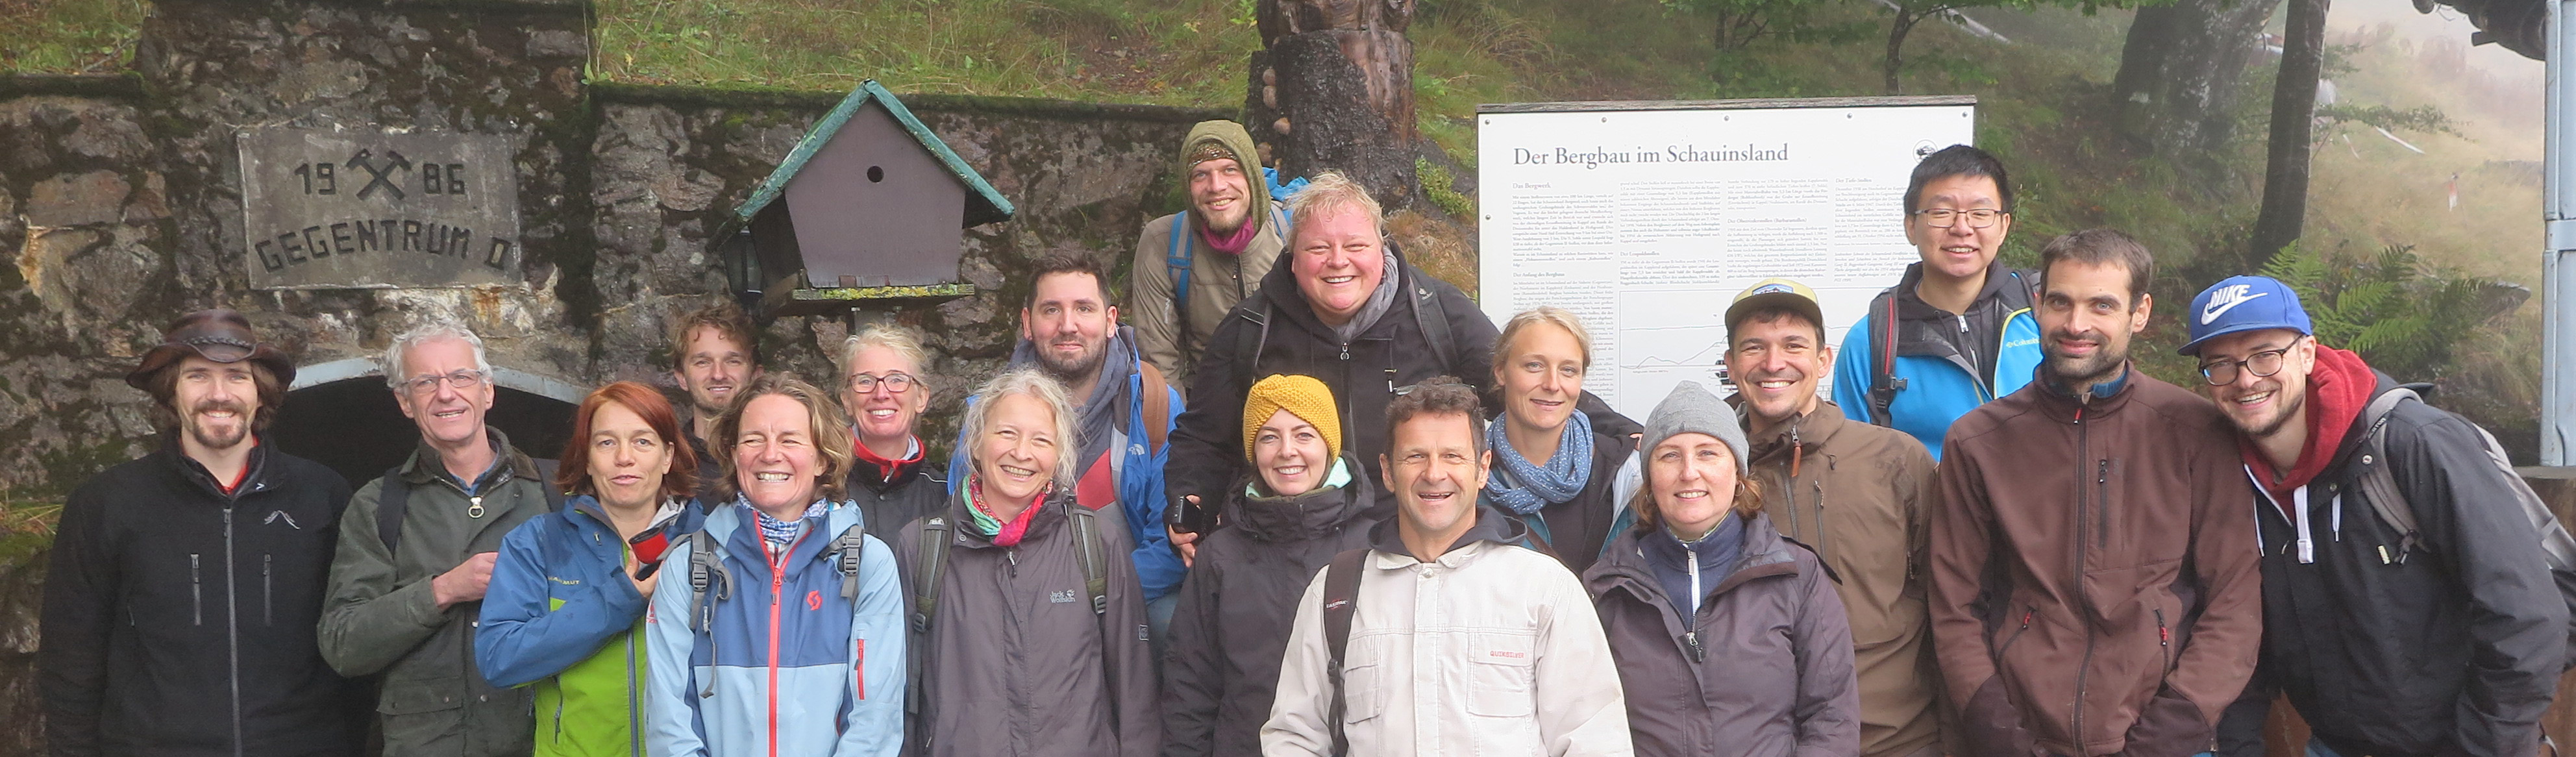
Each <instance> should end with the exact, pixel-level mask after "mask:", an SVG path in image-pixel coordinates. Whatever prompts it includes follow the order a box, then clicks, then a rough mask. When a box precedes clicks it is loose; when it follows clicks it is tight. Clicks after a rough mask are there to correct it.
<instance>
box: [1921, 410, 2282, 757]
mask: <svg viewBox="0 0 2576 757" xmlns="http://www.w3.org/2000/svg"><path fill="white" fill-rule="evenodd" d="M2052 383H2053V382H2050V381H2047V380H2045V377H2043V380H2039V381H2033V382H2031V383H2030V385H2029V386H2026V387H2023V388H2022V389H2021V391H2017V392H2014V393H2012V394H2011V395H2009V396H2006V397H2004V398H2002V399H1998V400H1995V401H1994V402H1990V403H1987V404H1986V405H1984V406H1983V407H1979V408H1977V409H1976V410H1974V411H1971V412H1969V413H1968V414H1967V415H1966V416H1963V417H1961V418H1960V419H1959V421H1958V423H1956V424H1954V425H1952V426H1951V427H1950V435H1949V438H1948V440H1947V441H1946V442H1944V445H1943V446H1944V447H1945V448H1946V449H1947V451H1946V452H1945V453H1944V454H1943V459H1942V461H1941V473H1940V477H1939V481H1940V483H1939V486H1938V489H1937V492H1938V495H1939V498H1938V500H1937V501H1938V502H1939V505H1938V506H1937V507H1935V508H1934V510H1933V513H1932V582H1931V584H1932V585H1931V589H1932V632H1933V636H1934V640H1935V643H1936V645H1937V647H1938V649H1939V654H1940V661H1941V670H1942V672H1943V673H1944V674H1945V675H1946V676H1947V679H1948V684H1949V692H1950V695H1951V696H1952V697H1953V700H1952V701H1956V702H1960V703H1961V712H1960V720H1961V728H1962V730H1963V731H1964V733H1963V734H1962V736H1963V739H1964V741H1965V742H1966V743H1967V744H1968V746H1969V750H1970V752H1971V753H1973V754H1978V755H2011V756H2015V757H2018V756H2019V755H2028V754H2034V753H2053V754H2059V755H2069V756H2071V757H2087V756H2089V755H2101V754H2128V755H2140V756H2142V757H2181V756H2183V755H2190V754H2193V753H2197V752H2201V751H2205V750H2208V749H2209V748H2210V747H2211V743H2212V728H2213V725H2214V724H2215V723H2217V722H2218V715H2219V711H2220V710H2222V709H2224V708H2225V707H2226V706H2227V704H2228V703H2229V702H2230V701H2231V700H2233V699H2235V697H2236V695H2237V693H2238V692H2240V691H2242V690H2243V689H2244V688H2245V682H2246V680H2247V678H2249V677H2250V676H2251V675H2252V674H2253V671H2254V655H2255V649H2256V645H2257V643H2259V642H2260V641H2261V638H2260V637H2261V635H2262V606H2261V603H2262V594H2261V591H2262V587H2261V585H2260V582H2261V578H2260V574H2259V573H2257V571H2256V558H2257V556H2256V554H2255V551H2256V550H2257V546H2256V544H2255V540H2254V523H2253V514H2252V513H2250V512H2247V508H2246V507H2245V502H2247V501H2248V500H2249V499H2251V498H2252V497H2253V492H2252V491H2251V490H2250V489H2249V488H2248V484H2247V483H2246V480H2245V474H2244V471H2243V470H2241V469H2240V467H2239V465H2238V463H2237V460H2236V440H2235V436H2234V431H2233V429H2232V428H2231V427H2230V426H2229V425H2228V423H2227V421H2226V419H2225V418H2224V417H2222V416H2220V415H2219V413H2218V408H2216V407H2214V406H2212V405H2210V404H2209V402H2208V401H2207V400H2203V399H2201V398H2200V397H2198V396H2196V395H2193V394H2191V393H2189V392H2186V391H2184V390H2183V389H2182V388H2180V387H2176V386H2174V385H2172V384H2167V383H2165V382H2162V381H2157V380H2155V379H2154V378H2151V377H2148V376H2146V375H2145V374H2141V373H2138V372H2136V371H2135V370H2129V369H2124V373H2123V378H2122V379H2120V380H2119V381H2117V382H2115V383H2114V384H2108V385H2104V386H2101V387H2096V388H2095V389H2094V391H2093V392H2092V394H2093V395H2094V396H2093V397H2092V398H2091V400H2090V401H2089V402H2086V403H2080V404H2079V403H2078V402H2077V401H2076V400H2075V399H2074V398H2073V397H2070V396H2067V395H2065V394H2063V393H2062V392H2063V390H2060V389H2056V388H2054V387H2052V386H2051V384H2052ZM2035 750H2036V751H2035Z"/></svg>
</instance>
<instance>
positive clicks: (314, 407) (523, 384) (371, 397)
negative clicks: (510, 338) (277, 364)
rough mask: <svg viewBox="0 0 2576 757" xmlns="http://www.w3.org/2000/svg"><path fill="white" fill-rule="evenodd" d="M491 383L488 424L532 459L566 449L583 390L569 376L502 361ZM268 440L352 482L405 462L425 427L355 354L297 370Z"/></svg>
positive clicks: (373, 365)
mask: <svg viewBox="0 0 2576 757" xmlns="http://www.w3.org/2000/svg"><path fill="white" fill-rule="evenodd" d="M492 383H493V384H495V385H496V386H497V391H496V392H494V396H493V398H492V410H491V411H490V412H488V413H485V414H484V422H485V423H487V424H490V425H491V427H493V428H496V429H500V430H501V433H503V434H507V435H509V437H510V444H511V445H512V446H516V447H518V448H519V450H520V451H522V452H526V453H528V456H530V457H539V458H551V457H554V456H556V455H558V454H561V453H562V451H563V448H564V441H565V440H566V439H567V438H568V437H570V436H571V434H572V416H573V412H574V410H576V409H577V408H578V407H579V406H580V404H581V398H582V396H583V395H584V394H585V393H586V392H584V391H583V390H582V388H581V387H580V386H578V385H575V384H573V383H571V382H568V381H564V380H561V379H556V378H552V377H548V376H543V375H539V374H535V373H529V372H527V371H522V370H517V369H514V368H509V367H506V366H498V365H496V366H493V367H492ZM268 439H269V440H270V441H271V442H273V443H275V444H276V445H277V449H278V450H279V451H281V452H285V453H287V454H290V455H294V456H296V457H301V458H304V459H307V460H312V461H314V462H318V463H321V464H323V465H326V466H329V467H330V468H331V469H332V470H335V471H339V473H340V475H341V476H342V477H344V478H347V479H349V485H350V486H352V487H355V486H363V485H365V484H366V483H367V481H368V480H370V479H374V478H375V477H377V476H381V475H384V473H385V471H386V470H387V469H390V468H392V467H394V466H396V465H401V464H402V461H403V458H404V457H405V456H408V455H410V454H411V451H412V449H413V448H415V447H417V446H419V444H420V431H419V430H418V429H417V428H415V427H414V426H412V423H411V419H410V418H405V417H403V414H402V407H401V406H400V405H397V404H395V403H394V395H393V391H392V390H390V389H387V388H386V387H385V379H384V374H383V372H382V371H380V370H379V369H378V368H377V366H376V361H375V360H374V359H371V358H350V359H347V360H334V361H330V362H326V363H316V364H313V365H308V366H302V367H299V368H297V369H296V370H295V384H294V385H293V386H290V387H288V388H287V392H286V406H285V407H284V408H283V411H282V412H280V413H279V414H278V418H277V422H276V424H275V425H272V426H270V427H269V429H268Z"/></svg>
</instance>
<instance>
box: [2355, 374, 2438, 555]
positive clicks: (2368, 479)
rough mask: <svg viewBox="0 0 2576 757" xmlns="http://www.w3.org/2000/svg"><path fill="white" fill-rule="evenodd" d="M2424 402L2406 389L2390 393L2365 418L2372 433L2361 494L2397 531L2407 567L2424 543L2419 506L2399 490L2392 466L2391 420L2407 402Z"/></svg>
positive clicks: (2365, 447)
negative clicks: (2417, 516) (2418, 522)
mask: <svg viewBox="0 0 2576 757" xmlns="http://www.w3.org/2000/svg"><path fill="white" fill-rule="evenodd" d="M2410 399H2411V400H2416V401H2419V402H2420V401H2422V400H2423V398H2422V397H2419V396H2417V395H2416V394H2415V390H2412V389H2408V388H2405V387H2398V388H2396V389H2390V390H2388V391H2386V392H2382V393H2380V395H2379V396H2377V397H2373V398H2371V400H2370V405H2369V406H2368V407H2365V408H2363V409H2362V411H2361V417H2364V418H2369V419H2370V431H2369V432H2368V433H2367V434H2365V435H2364V436H2363V439H2362V443H2361V445H2362V446H2361V457H2360V459H2359V460H2358V461H2357V462H2359V463H2360V464H2361V466H2362V471H2361V492H2362V494H2363V495H2364V496H2366V497H2368V498H2369V499H2370V509H2371V510H2373V511H2375V512H2377V513H2379V519H2380V520H2383V521H2386V522H2387V523H2388V526H2389V527H2390V528H2394V529H2397V532H2398V534H2399V536H2398V541H2397V562H2398V563H2400V564H2404V563H2405V562H2406V557H2407V555H2410V554H2413V553H2414V551H2415V548H2416V546H2418V545H2420V544H2422V543H2423V539H2422V538H2421V535H2420V533H2419V532H2418V530H2417V528H2416V523H2415V506H2414V505H2413V504H2411V503H2409V502H2407V501H2406V493H2405V492H2406V490H2404V489H2401V488H2398V486H2397V471H2396V468H2397V467H2396V466H2394V465H2390V464H2388V419H2389V418H2390V417H2391V416H2393V415H2395V414H2396V411H2397V405H2398V403H2400V402H2404V401H2406V400H2410Z"/></svg>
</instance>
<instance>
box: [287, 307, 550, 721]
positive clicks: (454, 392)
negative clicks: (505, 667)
mask: <svg viewBox="0 0 2576 757" xmlns="http://www.w3.org/2000/svg"><path fill="white" fill-rule="evenodd" d="M384 373H385V383H386V384H388V385H390V386H391V387H393V390H394V397H395V399H396V401H397V402H398V403H399V404H400V405H401V406H402V411H403V414H404V415H406V416H409V417H410V418H411V419H412V423H413V424H414V425H417V426H419V427H420V447H419V449H418V450H416V451H414V452H413V453H412V455H411V457H410V458H409V459H407V460H404V461H403V464H402V465H401V466H399V467H396V468H395V469H393V470H392V471H389V472H388V473H387V474H386V475H385V476H384V477H382V478H379V479H376V480H375V481H372V482H369V483H368V484H367V485H366V486H363V487H360V488H359V489H358V492H357V494H356V496H354V497H351V498H350V501H349V509H348V511H347V513H346V514H345V515H344V516H343V517H341V519H340V548H339V554H338V555H337V556H335V557H334V558H333V559H332V561H331V579H330V588H329V592H328V593H327V594H326V595H325V597H326V598H325V599H324V600H323V605H322V623H321V628H320V637H321V644H322V658H323V660H324V661H326V662H329V663H330V664H331V667H332V669H334V670H337V671H339V672H340V674H341V675H345V676H350V677H357V676H366V675H375V674H379V673H381V674H383V676H384V678H383V683H382V687H381V689H380V693H379V698H378V700H377V702H376V713H377V715H378V717H379V718H380V719H381V721H382V725H383V730H384V738H385V751H384V753H385V755H386V757H412V756H414V755H420V756H430V755H435V756H437V757H483V756H484V755H523V754H528V753H529V751H530V750H531V749H532V748H533V746H534V744H533V741H532V739H533V738H534V728H535V721H534V720H533V719H532V718H531V716H530V709H529V708H530V707H531V706H532V702H531V700H530V699H529V693H528V691H527V690H525V689H496V688H493V687H492V686H490V685H489V684H487V683H485V682H484V680H483V673H482V671H481V670H480V669H478V668H477V667H476V666H475V664H474V622H475V619H476V618H477V617H478V616H479V615H480V613H481V608H482V600H483V589H484V587H485V586H486V585H487V584H489V583H490V582H491V579H492V561H493V557H494V553H495V550H497V549H499V547H500V544H501V536H502V535H503V534H506V533H509V531H510V529H511V527H514V526H517V525H518V524H519V523H520V522H522V521H525V520H527V519H529V518H531V517H534V516H536V515H539V514H542V513H544V512H545V511H546V494H545V486H546V484H545V478H544V476H542V475H540V474H539V473H538V471H537V467H536V465H535V464H534V463H533V462H532V461H530V460H529V459H528V456H527V455H525V454H521V453H520V452H519V451H518V450H516V449H512V448H511V447H510V442H509V440H508V439H507V438H504V437H503V436H502V435H501V432H499V431H496V430H492V429H489V428H486V427H485V426H484V424H483V414H484V412H485V411H488V410H490V409H491V408H492V397H493V392H494V389H493V386H492V367H491V363H490V362H488V361H487V360H486V359H485V358H484V355H483V341H482V339H480V338H478V337H476V336H475V335H474V332H472V331H468V330H466V329H465V327H463V326H459V325H456V324H453V323H445V322H434V323H431V324H429V325H426V326H421V327H419V328H415V329H412V330H411V331H409V332H405V333H404V334H402V335H401V336H398V337H395V338H394V342H393V345H392V346H390V347H388V348H387V349H386V350H385V358H384Z"/></svg>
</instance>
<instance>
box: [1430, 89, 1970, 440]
mask: <svg viewBox="0 0 2576 757" xmlns="http://www.w3.org/2000/svg"><path fill="white" fill-rule="evenodd" d="M1975 110H1976V100H1975V98H1972V97H1884V98H1834V99H1811V100H1733V101H1708V102H1620V103H1536V104H1515V105H1488V106H1485V107H1484V108H1483V109H1482V112H1480V113H1478V114H1477V124H1478V129H1477V149H1476V166H1477V172H1476V173H1477V189H1478V191H1479V193H1480V194H1481V197H1480V198H1479V203H1478V204H1479V206H1480V210H1479V214H1480V215H1481V216H1482V219H1481V224H1480V226H1479V228H1480V233H1479V238H1478V242H1479V247H1480V249H1479V251H1478V252H1479V255H1480V257H1481V261H1480V264H1479V267H1480V270H1479V271H1478V282H1477V284H1478V289H1479V290H1480V300H1481V304H1482V305H1483V307H1484V309H1485V314H1486V315H1487V316H1488V317H1491V318H1492V319H1494V324H1495V325H1496V326H1497V327H1499V326H1501V325H1503V323H1504V321H1506V320H1507V319H1509V318H1510V317H1511V316H1512V314H1513V313H1517V312H1520V311H1522V310H1527V309H1529V308H1533V307H1537V306H1540V305H1555V306H1558V307H1562V308H1565V309H1567V310H1571V311H1573V312H1574V313H1575V314H1577V315H1579V316H1581V317H1582V318H1583V321H1584V324H1585V326H1586V327H1588V328H1589V329H1590V330H1591V331H1592V336H1593V347H1592V350H1593V352H1592V371H1591V375H1590V376H1589V378H1588V379H1587V380H1586V382H1585V388H1588V389H1590V390H1592V392H1593V393H1595V394H1599V395H1601V397H1602V399H1605V400H1608V401H1609V402H1610V404H1611V406H1612V407H1615V408H1617V409H1618V410H1619V411H1620V412H1622V413H1625V414H1627V415H1628V416H1629V417H1631V418H1636V419H1639V420H1643V419H1644V418H1645V417H1646V412H1647V411H1648V410H1650V409H1652V408H1653V407H1654V404H1655V403H1656V402H1657V401H1660V400H1662V399H1663V397H1664V395H1665V394H1668V393H1670V392H1671V391H1672V386H1673V384H1674V383H1676V382H1679V381H1681V380H1684V379H1695V380H1698V381H1699V382H1700V383H1702V384H1705V385H1708V386H1709V388H1710V389H1712V390H1716V391H1719V392H1721V393H1724V392H1726V391H1728V390H1726V389H1722V388H1720V387H1719V386H1718V378H1719V376H1720V370H1721V369H1720V367H1719V361H1720V358H1721V357H1722V354H1723V353H1724V352H1725V350H1726V323H1725V313H1726V306H1727V304H1728V303H1729V302H1730V301H1732V300H1733V299H1734V297H1735V293H1736V292H1739V291H1742V290H1743V289H1744V288H1745V287H1748V286H1752V285H1753V283H1754V282H1757V281H1761V280H1763V279H1767V278H1772V277H1775V276H1777V277H1788V278H1792V279H1796V280H1798V281H1799V282H1801V283H1804V284H1806V285H1807V286H1809V287H1812V288H1814V289H1815V290H1816V295H1817V297H1818V299H1819V300H1821V304H1822V305H1823V306H1824V311H1825V320H1826V322H1827V323H1826V338H1827V339H1828V340H1829V341H1831V342H1832V343H1834V344H1840V343H1841V342H1842V336H1843V332H1844V331H1845V330H1847V329H1848V328H1849V327H1850V326H1851V324H1852V323H1853V322H1854V321H1856V320H1858V319H1859V318H1860V315H1861V312H1862V311H1863V310H1865V309H1866V308H1867V307H1868V306H1869V300H1870V298H1871V297H1872V296H1875V295H1876V294H1877V293H1878V291H1879V290H1881V289H1885V288H1887V287H1888V286H1889V285H1891V284H1894V283H1895V282H1896V279H1897V277H1898V276H1900V275H1902V274H1903V272H1904V270H1905V266H1906V264H1908V263H1912V262H1914V261H1915V260H1916V255H1915V251H1914V247H1913V245H1910V244H1907V243H1906V241H1905V230H1904V226H1903V222H1904V215H1905V209H1904V194H1905V182H1906V179H1907V177H1908V176H1910V175H1911V174H1912V173H1913V171H1914V164H1915V162H1916V161H1918V160H1920V159H1921V158H1922V156H1924V155H1929V154H1931V153H1932V152H1933V151H1935V150H1938V149H1941V148H1943V147H1947V146H1950V145H1953V144H1967V143H1969V142H1970V141H1971V140H1972V139H1973V137H1974V136H1975ZM1826 378H1827V380H1828V382H1830V379H1831V376H1830V375H1828V376H1827V377H1826Z"/></svg>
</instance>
